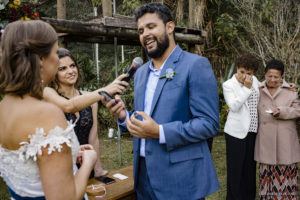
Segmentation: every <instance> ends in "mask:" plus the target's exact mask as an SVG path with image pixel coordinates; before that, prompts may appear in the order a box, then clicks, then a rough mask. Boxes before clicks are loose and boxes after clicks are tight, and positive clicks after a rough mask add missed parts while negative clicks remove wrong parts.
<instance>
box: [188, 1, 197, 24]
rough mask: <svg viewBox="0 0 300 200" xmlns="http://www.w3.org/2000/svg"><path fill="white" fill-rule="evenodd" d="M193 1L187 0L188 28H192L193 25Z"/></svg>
mask: <svg viewBox="0 0 300 200" xmlns="http://www.w3.org/2000/svg"><path fill="white" fill-rule="evenodd" d="M195 4H196V3H195V0H189V24H188V27H189V28H194V25H195Z"/></svg>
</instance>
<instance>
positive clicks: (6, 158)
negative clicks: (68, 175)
mask: <svg viewBox="0 0 300 200" xmlns="http://www.w3.org/2000/svg"><path fill="white" fill-rule="evenodd" d="M74 126H75V124H72V123H69V124H68V127H67V128H66V129H65V130H63V129H62V128H60V127H56V128H54V129H52V130H50V131H49V134H48V135H45V134H44V129H43V128H37V129H36V133H35V134H33V135H29V136H28V138H29V142H21V143H20V145H21V146H20V148H19V149H18V150H8V149H5V148H3V147H2V146H1V144H0V175H1V176H2V177H3V179H4V180H5V182H6V184H7V185H8V186H9V187H10V188H11V189H12V190H13V191H14V192H15V193H17V194H18V195H20V196H28V197H39V196H44V192H43V188H42V184H41V179H40V174H39V168H38V165H37V162H36V161H37V155H41V154H42V148H43V147H46V146H47V145H49V146H48V154H51V153H52V152H55V151H58V152H60V151H61V148H62V147H63V146H62V144H66V145H67V146H69V147H70V148H71V149H72V160H73V166H74V167H73V170H74V172H75V170H76V165H75V163H76V157H77V153H78V151H79V143H78V140H77V137H76V135H75V132H74Z"/></svg>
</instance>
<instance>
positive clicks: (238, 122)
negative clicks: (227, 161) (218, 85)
mask: <svg viewBox="0 0 300 200" xmlns="http://www.w3.org/2000/svg"><path fill="white" fill-rule="evenodd" d="M259 85H260V82H259V81H258V80H257V78H256V77H255V76H253V84H252V86H253V87H254V89H255V90H257V91H258V92H259V90H258V86H259ZM223 94H224V98H225V101H226V104H227V105H228V107H229V113H228V116H227V120H226V123H225V128H224V132H225V133H227V134H228V135H231V136H232V137H236V138H239V139H243V138H245V137H246V136H247V134H248V130H249V127H250V121H251V118H250V111H249V107H248V103H247V100H248V98H249V97H250V95H251V94H252V91H251V89H249V88H247V87H245V86H244V85H242V84H241V83H240V82H238V80H237V79H236V78H235V74H234V75H233V76H232V78H231V79H229V80H227V81H226V82H224V83H223Z"/></svg>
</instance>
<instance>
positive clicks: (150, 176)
mask: <svg viewBox="0 0 300 200" xmlns="http://www.w3.org/2000/svg"><path fill="white" fill-rule="evenodd" d="M135 18H136V21H137V26H138V33H139V39H140V42H141V45H142V47H143V48H144V50H145V51H146V53H147V54H148V56H149V57H150V58H152V59H151V60H150V61H149V62H147V63H146V64H144V65H143V66H142V67H141V68H140V69H139V70H138V71H137V72H136V75H135V80H134V88H135V89H134V110H135V112H134V113H133V114H131V113H129V112H127V111H126V110H125V109H124V108H125V106H124V103H123V101H122V100H121V99H120V97H119V96H116V98H115V100H111V101H110V102H108V103H107V104H106V106H107V108H108V109H109V110H110V112H111V113H112V114H114V115H115V116H117V117H118V120H119V124H120V127H121V128H123V130H124V129H126V128H127V130H128V131H129V132H130V133H131V134H132V135H133V136H134V137H133V154H134V182H135V184H134V185H135V190H136V192H137V196H138V199H147V200H148V199H153V200H154V199H162V200H165V199H172V200H176V199H178V200H183V199H189V200H193V199H202V198H204V197H205V196H207V195H209V194H211V193H213V192H215V191H216V190H218V189H219V184H218V180H217V177H216V172H215V169H214V165H213V162H212V159H211V156H210V153H209V150H208V146H207V143H206V139H208V138H211V137H213V136H214V135H215V134H216V133H217V132H218V124H219V118H218V116H219V113H218V110H219V109H218V92H217V91H218V90H217V82H216V79H215V77H214V73H213V71H212V69H211V66H210V63H209V61H208V60H207V59H206V58H204V57H200V56H198V55H195V54H191V53H188V52H185V51H183V50H182V49H181V48H180V47H179V46H176V44H175V39H174V28H175V24H174V21H173V19H172V16H171V12H170V10H169V9H168V8H167V7H166V6H164V5H162V4H160V3H150V4H145V5H143V6H141V7H140V8H138V9H136V11H135ZM115 102H116V103H117V104H116V105H114V103H115Z"/></svg>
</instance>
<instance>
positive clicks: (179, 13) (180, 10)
mask: <svg viewBox="0 0 300 200" xmlns="http://www.w3.org/2000/svg"><path fill="white" fill-rule="evenodd" d="M176 22H177V24H178V23H179V24H180V23H182V22H183V0H178V1H177V11H176Z"/></svg>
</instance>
